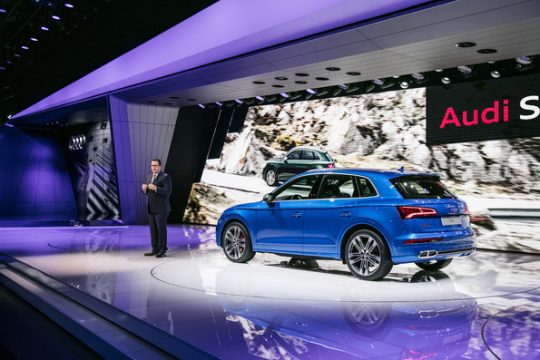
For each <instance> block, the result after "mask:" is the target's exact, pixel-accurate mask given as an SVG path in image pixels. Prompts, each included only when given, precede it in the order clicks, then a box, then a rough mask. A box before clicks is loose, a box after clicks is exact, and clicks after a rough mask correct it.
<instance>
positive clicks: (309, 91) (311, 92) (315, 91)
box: [306, 89, 317, 95]
mask: <svg viewBox="0 0 540 360" xmlns="http://www.w3.org/2000/svg"><path fill="white" fill-rule="evenodd" d="M306 92H308V93H309V94H311V95H315V94H316V93H317V90H313V89H306Z"/></svg>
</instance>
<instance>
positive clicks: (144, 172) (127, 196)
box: [110, 96, 179, 224]
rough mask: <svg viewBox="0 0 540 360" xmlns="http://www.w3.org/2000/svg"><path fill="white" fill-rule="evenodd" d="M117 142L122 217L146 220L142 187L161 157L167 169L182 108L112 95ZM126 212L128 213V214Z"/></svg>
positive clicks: (135, 221) (131, 221)
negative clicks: (152, 161) (136, 101)
mask: <svg viewBox="0 0 540 360" xmlns="http://www.w3.org/2000/svg"><path fill="white" fill-rule="evenodd" d="M110 106H111V117H112V124H113V133H114V144H115V151H116V154H117V155H116V156H117V168H118V177H119V179H118V180H119V188H120V202H121V211H122V220H123V221H124V223H127V224H141V223H145V222H146V198H145V196H144V195H143V194H142V192H141V190H140V188H141V184H142V183H143V181H145V180H146V178H147V177H148V175H149V173H150V161H151V160H152V159H153V158H155V157H157V158H160V159H161V161H162V167H163V168H164V169H165V171H166V161H167V157H168V154H169V148H170V145H171V141H172V133H173V132H174V128H175V124H176V119H177V118H178V111H179V109H178V108H172V107H165V106H159V105H153V104H133V103H128V102H125V101H123V100H122V99H119V98H116V97H112V96H111V97H110ZM124 214H125V215H124Z"/></svg>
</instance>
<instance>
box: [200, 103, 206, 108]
mask: <svg viewBox="0 0 540 360" xmlns="http://www.w3.org/2000/svg"><path fill="white" fill-rule="evenodd" d="M198 106H199V107H200V108H201V109H204V108H206V106H204V105H203V104H198Z"/></svg>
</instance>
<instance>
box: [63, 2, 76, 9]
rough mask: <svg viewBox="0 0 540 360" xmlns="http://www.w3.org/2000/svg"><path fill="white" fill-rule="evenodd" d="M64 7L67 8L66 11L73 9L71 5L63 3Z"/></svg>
mask: <svg viewBox="0 0 540 360" xmlns="http://www.w3.org/2000/svg"><path fill="white" fill-rule="evenodd" d="M64 6H65V7H67V8H68V9H73V8H74V7H75V6H73V4H71V3H64Z"/></svg>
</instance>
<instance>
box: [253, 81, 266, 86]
mask: <svg viewBox="0 0 540 360" xmlns="http://www.w3.org/2000/svg"><path fill="white" fill-rule="evenodd" d="M253 83H254V84H257V85H263V84H265V82H264V81H261V80H255V81H254V82H253Z"/></svg>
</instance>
